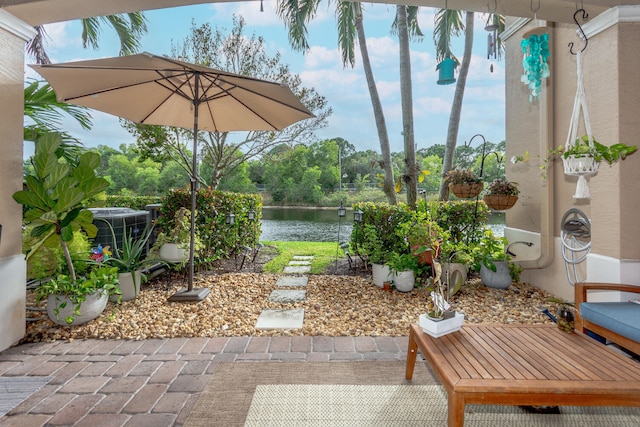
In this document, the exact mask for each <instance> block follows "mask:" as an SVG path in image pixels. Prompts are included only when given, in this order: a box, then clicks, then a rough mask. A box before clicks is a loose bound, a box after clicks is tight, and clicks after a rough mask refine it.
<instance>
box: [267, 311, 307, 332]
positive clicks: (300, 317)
mask: <svg viewBox="0 0 640 427" xmlns="http://www.w3.org/2000/svg"><path fill="white" fill-rule="evenodd" d="M303 321H304V309H303V308H296V309H292V310H262V313H260V317H258V322H257V323H256V329H301V328H302V322H303Z"/></svg>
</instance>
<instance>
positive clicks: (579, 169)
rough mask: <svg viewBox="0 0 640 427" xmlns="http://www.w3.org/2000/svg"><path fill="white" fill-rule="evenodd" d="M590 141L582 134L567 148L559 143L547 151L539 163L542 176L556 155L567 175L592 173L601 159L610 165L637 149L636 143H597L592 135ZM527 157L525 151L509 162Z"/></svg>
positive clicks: (526, 159)
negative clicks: (608, 144)
mask: <svg viewBox="0 0 640 427" xmlns="http://www.w3.org/2000/svg"><path fill="white" fill-rule="evenodd" d="M592 142H593V146H592V145H591V144H589V136H588V135H583V136H582V137H580V138H576V140H575V143H574V144H573V145H571V146H570V147H568V148H567V147H565V146H563V145H560V146H558V147H557V148H554V149H551V150H549V151H547V157H546V158H545V159H544V161H543V162H542V164H541V165H540V169H541V170H542V176H546V171H547V169H548V168H549V165H550V164H551V162H553V161H554V160H555V159H556V157H560V158H561V159H562V161H563V164H564V171H565V173H566V174H568V175H579V174H593V173H595V172H597V170H598V165H599V163H600V162H601V161H603V160H604V161H605V162H607V163H608V164H609V166H611V165H613V164H614V163H616V162H617V161H619V160H624V159H625V158H626V157H627V156H628V155H630V154H633V153H634V152H636V151H637V149H638V147H637V146H636V145H627V144H623V143H617V144H612V145H611V146H606V145H604V144H601V143H599V142H598V141H597V140H596V139H595V138H594V137H592ZM529 159H530V155H529V152H525V153H524V155H517V156H513V157H512V158H511V162H512V163H514V164H515V163H520V162H528V161H529Z"/></svg>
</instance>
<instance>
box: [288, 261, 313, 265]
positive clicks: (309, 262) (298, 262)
mask: <svg viewBox="0 0 640 427" xmlns="http://www.w3.org/2000/svg"><path fill="white" fill-rule="evenodd" d="M289 265H311V261H289Z"/></svg>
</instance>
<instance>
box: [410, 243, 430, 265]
mask: <svg viewBox="0 0 640 427" xmlns="http://www.w3.org/2000/svg"><path fill="white" fill-rule="evenodd" d="M421 247H422V246H421V245H415V246H413V247H412V248H411V249H412V250H413V254H414V255H415V256H416V257H418V264H420V265H433V251H432V250H431V249H427V250H425V251H422V252H420V253H417V252H418V249H420V248H421Z"/></svg>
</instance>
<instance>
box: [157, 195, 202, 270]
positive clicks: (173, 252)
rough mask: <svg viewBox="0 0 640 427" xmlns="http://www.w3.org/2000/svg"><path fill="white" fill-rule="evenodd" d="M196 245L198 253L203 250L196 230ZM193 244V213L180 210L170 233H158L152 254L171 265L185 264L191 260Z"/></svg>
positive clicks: (185, 209)
mask: <svg viewBox="0 0 640 427" xmlns="http://www.w3.org/2000/svg"><path fill="white" fill-rule="evenodd" d="M194 235H195V238H194V245H195V251H196V253H197V252H198V251H199V250H201V249H202V247H203V245H202V242H201V241H200V237H199V235H198V231H197V230H196V231H195V233H194ZM190 242H191V212H190V211H189V209H187V208H184V207H182V208H180V209H179V210H178V212H177V213H176V216H175V218H174V222H173V227H172V228H171V229H170V230H169V231H162V232H160V233H158V236H157V237H156V241H155V243H154V244H153V247H152V248H151V253H152V254H154V255H155V254H157V257H158V258H160V259H161V260H163V261H165V262H168V263H171V264H183V263H185V262H187V260H188V258H189V245H190Z"/></svg>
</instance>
